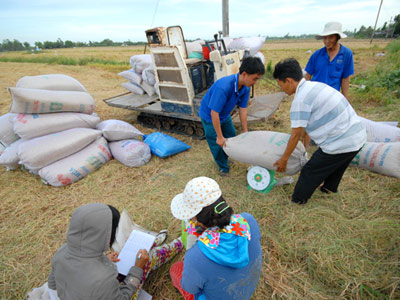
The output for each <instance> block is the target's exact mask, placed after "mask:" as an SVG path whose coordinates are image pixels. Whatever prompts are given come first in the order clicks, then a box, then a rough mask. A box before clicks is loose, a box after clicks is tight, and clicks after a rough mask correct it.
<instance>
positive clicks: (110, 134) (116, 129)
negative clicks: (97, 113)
mask: <svg viewBox="0 0 400 300" xmlns="http://www.w3.org/2000/svg"><path fill="white" fill-rule="evenodd" d="M96 128H97V129H98V130H101V131H102V132H103V136H104V137H105V138H106V139H107V141H109V142H114V141H121V140H126V139H133V138H136V137H140V136H142V135H143V133H142V132H141V131H140V130H139V129H137V128H136V127H135V126H133V125H131V124H129V123H127V122H124V121H121V120H113V119H111V120H105V121H103V122H100V123H99V124H97V126H96Z"/></svg>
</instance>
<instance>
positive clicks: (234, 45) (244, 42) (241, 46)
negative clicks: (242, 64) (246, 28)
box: [225, 36, 265, 64]
mask: <svg viewBox="0 0 400 300" xmlns="http://www.w3.org/2000/svg"><path fill="white" fill-rule="evenodd" d="M264 42H265V37H260V36H257V37H241V38H237V39H234V40H233V41H231V42H230V43H229V44H228V45H227V41H225V46H226V47H227V49H229V50H249V52H250V56H256V57H258V58H260V59H261V61H262V63H263V64H265V57H264V54H262V53H261V52H260V50H261V48H262V46H263V45H264Z"/></svg>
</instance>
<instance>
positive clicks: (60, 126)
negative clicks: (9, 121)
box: [13, 112, 100, 140]
mask: <svg viewBox="0 0 400 300" xmlns="http://www.w3.org/2000/svg"><path fill="white" fill-rule="evenodd" d="M13 122H14V131H15V132H16V133H17V134H18V135H19V136H20V137H21V138H23V139H25V140H30V139H33V138H35V137H38V136H43V135H48V134H50V133H55V132H60V131H64V130H67V129H72V128H96V125H97V124H98V123H99V122H100V118H99V116H98V115H97V114H96V113H93V114H91V115H88V114H81V113H68V112H66V113H53V114H18V115H16V117H14V120H13Z"/></svg>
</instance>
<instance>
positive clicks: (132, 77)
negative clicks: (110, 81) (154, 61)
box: [118, 70, 142, 85]
mask: <svg viewBox="0 0 400 300" xmlns="http://www.w3.org/2000/svg"><path fill="white" fill-rule="evenodd" d="M118 75H119V76H122V77H124V78H125V79H127V80H129V81H130V82H132V83H134V84H137V85H140V84H141V83H142V76H141V75H140V74H137V73H136V72H135V71H133V70H126V71H122V72H120V73H118Z"/></svg>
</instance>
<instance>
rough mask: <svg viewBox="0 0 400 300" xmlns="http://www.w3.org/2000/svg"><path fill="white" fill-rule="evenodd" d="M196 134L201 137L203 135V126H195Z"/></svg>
mask: <svg viewBox="0 0 400 300" xmlns="http://www.w3.org/2000/svg"><path fill="white" fill-rule="evenodd" d="M196 135H197V136H199V137H203V136H204V129H203V128H197V129H196Z"/></svg>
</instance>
